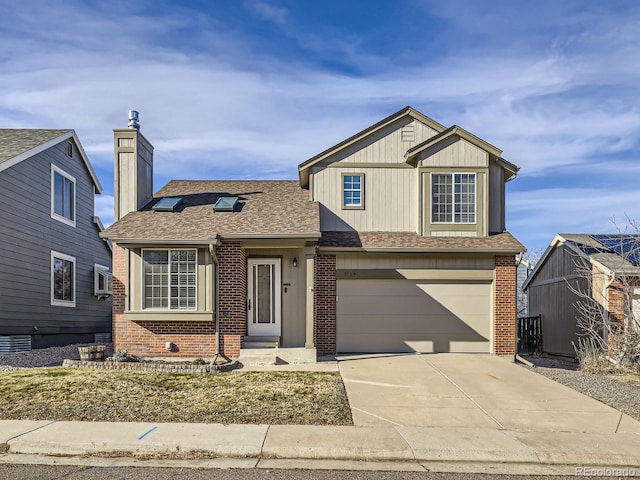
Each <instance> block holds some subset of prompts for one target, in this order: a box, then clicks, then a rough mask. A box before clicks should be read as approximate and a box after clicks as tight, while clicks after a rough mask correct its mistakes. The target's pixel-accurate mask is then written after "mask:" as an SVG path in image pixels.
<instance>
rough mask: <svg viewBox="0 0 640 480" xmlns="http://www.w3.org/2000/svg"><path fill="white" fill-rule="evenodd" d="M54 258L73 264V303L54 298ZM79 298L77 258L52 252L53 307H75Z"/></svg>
mask: <svg viewBox="0 0 640 480" xmlns="http://www.w3.org/2000/svg"><path fill="white" fill-rule="evenodd" d="M54 258H59V259H61V260H67V261H69V262H73V301H67V300H56V299H55V298H54V285H55V278H54V270H53V260H54ZM77 296H78V291H77V290H76V257H72V256H71V255H65V254H64V253H60V252H56V251H54V250H51V305H54V306H57V307H75V306H76V298H77Z"/></svg>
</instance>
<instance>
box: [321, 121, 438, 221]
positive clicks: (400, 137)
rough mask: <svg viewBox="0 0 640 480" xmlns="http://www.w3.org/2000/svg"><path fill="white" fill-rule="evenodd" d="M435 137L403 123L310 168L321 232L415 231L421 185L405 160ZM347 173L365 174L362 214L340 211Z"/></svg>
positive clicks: (414, 123) (424, 129) (427, 129)
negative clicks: (343, 181) (423, 143)
mask: <svg viewBox="0 0 640 480" xmlns="http://www.w3.org/2000/svg"><path fill="white" fill-rule="evenodd" d="M437 133H438V132H436V131H435V130H433V129H432V128H430V127H428V126H427V125H425V124H423V123H421V122H419V121H417V120H414V119H411V118H401V119H398V120H397V121H395V122H393V123H391V124H389V125H387V126H386V127H385V128H383V129H381V130H380V131H378V132H376V133H375V134H372V135H370V136H368V137H366V138H364V139H362V140H360V141H359V142H356V143H354V144H353V145H350V146H349V147H346V148H344V149H342V150H340V151H339V152H337V153H335V154H334V155H331V156H329V157H328V158H327V159H325V160H324V161H323V162H322V163H320V164H318V165H317V166H315V167H312V169H311V175H312V176H313V182H312V185H313V187H312V189H313V190H312V196H313V200H315V201H317V202H320V204H321V207H320V225H321V229H322V230H325V231H326V230H334V231H350V230H358V231H404V232H415V231H417V222H418V208H419V205H418V202H419V200H418V197H417V179H416V176H415V169H414V168H412V167H411V166H410V165H408V164H407V163H406V162H405V158H404V154H405V153H406V151H407V150H408V149H410V148H411V147H413V146H415V145H417V144H418V143H421V142H423V141H425V140H427V139H428V138H430V137H432V136H434V135H436V134H437ZM378 165H379V166H378ZM349 173H362V174H364V209H362V210H348V209H346V210H343V209H342V174H349Z"/></svg>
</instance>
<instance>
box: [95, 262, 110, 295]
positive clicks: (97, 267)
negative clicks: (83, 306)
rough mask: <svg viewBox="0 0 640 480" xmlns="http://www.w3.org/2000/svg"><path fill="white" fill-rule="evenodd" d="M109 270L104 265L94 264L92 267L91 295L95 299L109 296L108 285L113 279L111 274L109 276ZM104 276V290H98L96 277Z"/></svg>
mask: <svg viewBox="0 0 640 480" xmlns="http://www.w3.org/2000/svg"><path fill="white" fill-rule="evenodd" d="M110 270H111V269H110V268H109V267H107V266H105V265H99V264H97V263H95V264H94V265H93V294H94V295H95V296H96V297H107V296H109V295H111V294H112V293H113V292H112V289H111V288H109V284H110V282H111V281H112V280H111V279H112V278H113V276H112V274H111V271H110ZM101 274H102V275H104V276H105V279H104V281H105V289H104V290H100V289H99V288H98V277H99V276H100V275H101Z"/></svg>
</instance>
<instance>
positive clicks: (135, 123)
mask: <svg viewBox="0 0 640 480" xmlns="http://www.w3.org/2000/svg"><path fill="white" fill-rule="evenodd" d="M129 128H135V129H136V130H140V120H139V114H138V111H137V110H129Z"/></svg>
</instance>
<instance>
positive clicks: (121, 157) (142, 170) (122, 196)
mask: <svg viewBox="0 0 640 480" xmlns="http://www.w3.org/2000/svg"><path fill="white" fill-rule="evenodd" d="M113 146H114V162H115V164H114V169H113V173H114V189H113V195H114V202H113V221H114V222H117V221H118V220H120V219H121V218H122V217H124V216H125V215H126V214H127V213H129V212H134V211H136V210H139V209H140V208H142V207H144V206H145V205H146V204H147V203H149V201H150V200H151V199H152V198H153V145H151V143H149V141H148V140H147V139H146V138H145V137H144V135H143V134H142V133H141V132H140V120H139V115H138V112H137V111H136V110H129V124H128V128H123V129H115V130H114V131H113Z"/></svg>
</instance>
